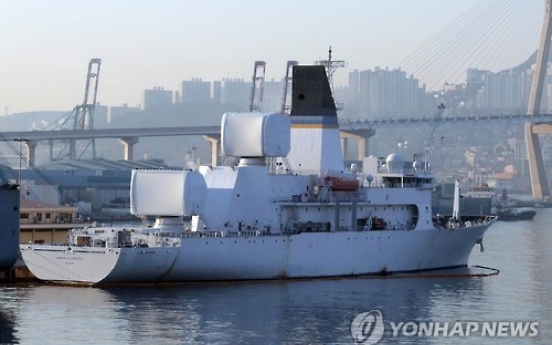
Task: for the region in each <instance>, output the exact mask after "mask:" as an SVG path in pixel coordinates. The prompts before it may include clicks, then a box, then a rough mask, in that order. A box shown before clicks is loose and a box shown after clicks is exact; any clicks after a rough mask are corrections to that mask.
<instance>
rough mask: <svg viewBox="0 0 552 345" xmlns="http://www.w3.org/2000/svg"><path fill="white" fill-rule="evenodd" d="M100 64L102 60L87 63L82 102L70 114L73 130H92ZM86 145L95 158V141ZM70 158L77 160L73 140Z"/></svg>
mask: <svg viewBox="0 0 552 345" xmlns="http://www.w3.org/2000/svg"><path fill="white" fill-rule="evenodd" d="M101 63H102V60H101V59H98V58H94V59H91V60H90V62H89V63H88V73H87V74H86V85H85V87H84V101H83V102H82V104H79V105H77V106H76V107H75V109H74V110H73V114H72V118H73V130H79V129H80V130H84V129H94V110H95V108H96V97H97V94H98V83H99V81H100V66H101ZM88 145H92V157H93V158H96V142H95V140H94V139H91V140H90V143H89V144H88ZM70 156H71V159H76V158H77V154H76V145H75V140H71V142H70Z"/></svg>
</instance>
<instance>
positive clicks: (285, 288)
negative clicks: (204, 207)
mask: <svg viewBox="0 0 552 345" xmlns="http://www.w3.org/2000/svg"><path fill="white" fill-rule="evenodd" d="M551 221H552V209H542V210H539V211H538V214H537V216H536V217H535V219H534V221H520V222H511V223H510V222H501V223H498V224H495V226H494V227H493V228H491V229H490V230H489V232H488V235H487V236H486V239H485V241H486V242H485V252H483V253H481V252H479V251H474V253H473V254H472V257H471V264H472V265H475V264H479V265H484V266H490V267H496V268H499V269H500V270H501V272H500V274H499V275H497V276H491V277H486V278H404V279H403V278H401V279H392V278H377V279H374V278H371V279H367V278H359V279H337V280H307V281H295V282H269V283H235V284H219V283H217V284H183V285H167V286H158V287H144V286H141V287H119V288H110V289H97V288H73V287H60V286H36V287H26V288H12V287H10V288H6V287H4V288H0V343H7V344H12V343H20V344H43V343H44V342H45V341H46V340H47V343H57V344H62V343H63V344H71V343H83V342H85V343H86V342H87V343H97V344H100V343H106V344H107V343H109V344H151V343H159V344H212V343H216V344H283V343H287V344H290V343H293V344H295V343H297V344H299V343H318V344H327V343H353V338H352V337H351V333H350V323H351V320H352V319H353V318H354V317H355V316H356V315H357V314H358V313H361V312H367V311H371V310H380V311H381V312H382V314H383V318H384V320H385V322H390V321H393V322H406V321H411V320H417V321H442V322H444V321H455V320H463V321H473V320H475V321H504V320H514V321H520V320H527V321H538V322H540V324H539V336H537V337H535V338H523V339H520V338H500V339H498V338H495V339H482V338H480V337H472V338H465V339H458V338H438V339H437V338H425V337H422V338H418V337H413V338H405V337H402V338H389V337H388V338H384V341H383V342H382V343H384V344H398V343H401V344H404V343H416V344H435V343H439V344H457V343H462V344H480V343H500V344H518V343H522V344H533V343H535V344H543V343H548V341H547V340H550V339H552V334H551V333H550V330H552V323H551V322H550V321H549V319H550V318H549V315H551V314H552V299H551V297H550V296H551V295H552V293H551V292H552V291H551V290H552V288H551V287H552V278H551V277H550V275H549V274H548V270H549V268H550V267H551V266H552V254H550V250H549V245H548V244H549V243H551V242H550V241H551V240H552V234H551V233H550V231H548V229H549V228H548V227H547V226H546V224H549V223H550V222H551ZM386 327H387V326H386Z"/></svg>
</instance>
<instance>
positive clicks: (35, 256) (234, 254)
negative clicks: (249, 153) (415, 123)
mask: <svg viewBox="0 0 552 345" xmlns="http://www.w3.org/2000/svg"><path fill="white" fill-rule="evenodd" d="M490 224H491V223H486V224H481V225H475V226H472V227H466V228H456V229H446V228H439V229H428V230H410V231H408V230H396V231H394V230H382V231H340V232H316V233H308V232H304V233H299V234H293V235H274V236H250V237H245V236H244V237H192V238H183V239H182V245H181V247H166V248H165V247H160V248H96V247H94V248H93V247H78V249H77V250H76V248H71V249H69V248H70V247H63V246H47V245H22V246H21V252H22V256H23V259H24V260H25V263H26V264H27V266H28V268H29V269H30V271H31V272H32V273H33V274H34V275H35V276H36V277H37V278H39V279H41V280H45V281H52V282H64V283H84V284H108V283H148V282H186V281H235V280H265V279H293V278H322V277H341V276H359V275H369V274H383V273H385V274H387V273H394V272H409V271H423V270H432V269H439V268H448V267H460V266H467V264H468V258H469V255H470V252H471V250H472V248H473V246H474V245H475V244H476V243H477V242H478V241H479V240H481V238H482V237H483V234H484V232H485V230H486V229H487V228H488V227H489V226H490Z"/></svg>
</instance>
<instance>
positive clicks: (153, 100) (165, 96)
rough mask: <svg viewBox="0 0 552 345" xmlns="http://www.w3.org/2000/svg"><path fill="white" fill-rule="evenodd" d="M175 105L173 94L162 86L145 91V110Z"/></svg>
mask: <svg viewBox="0 0 552 345" xmlns="http://www.w3.org/2000/svg"><path fill="white" fill-rule="evenodd" d="M172 104H173V93H172V91H169V90H164V89H163V88H162V87H160V86H156V87H154V88H153V89H152V90H144V110H146V111H147V110H152V109H155V108H162V107H167V106H170V105H172Z"/></svg>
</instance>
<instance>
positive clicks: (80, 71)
mask: <svg viewBox="0 0 552 345" xmlns="http://www.w3.org/2000/svg"><path fill="white" fill-rule="evenodd" d="M477 1H478V0H344V1H336V0H334V1H326V0H316V1H314V0H278V1H276V0H256V1H253V0H156V1H154V0H149V1H146V0H132V1H129V0H125V1H123V0H88V1H84V0H81V1H78V0H2V2H1V3H0V38H1V39H0V57H1V58H0V106H1V107H2V109H1V110H0V113H1V114H4V113H5V112H6V110H5V107H9V109H8V112H9V113H16V112H24V111H35V110H70V109H72V108H73V107H74V106H75V105H76V104H79V103H82V101H83V96H84V84H85V79H86V70H87V67H88V62H89V61H90V59H91V58H96V57H98V58H101V59H102V66H101V74H100V86H99V91H98V101H100V102H101V103H102V104H106V105H122V104H123V103H128V104H129V106H135V105H138V104H140V103H141V102H142V91H143V90H144V89H147V88H152V87H154V86H162V87H164V88H165V89H169V90H179V83H180V82H181V81H182V80H189V79H191V78H194V77H201V78H203V80H208V81H212V80H221V79H222V78H225V77H229V78H245V79H250V78H251V76H252V72H253V63H254V61H255V60H265V61H266V62H267V78H268V79H270V78H274V79H277V80H280V79H281V78H282V77H283V75H284V73H285V63H286V61H287V60H298V61H299V62H300V63H310V62H313V61H315V60H317V59H319V58H326V56H327V50H328V46H330V45H331V46H332V47H333V50H334V57H335V58H337V59H342V60H346V61H347V62H348V66H347V68H346V69H344V70H340V71H338V72H337V73H336V79H337V80H338V82H341V83H343V82H344V81H345V80H346V76H347V72H348V71H350V70H352V69H355V68H356V69H369V68H370V69H371V68H374V67H375V66H382V67H385V66H389V67H396V65H397V64H398V63H399V62H400V61H402V60H403V59H404V58H405V57H407V56H408V55H409V54H411V53H412V52H413V51H415V50H416V49H417V48H418V47H420V46H421V45H422V44H424V43H426V42H427V41H428V40H429V39H430V38H431V37H433V36H434V35H435V34H436V33H438V32H439V31H441V30H443V28H445V27H446V26H447V25H449V24H450V23H451V22H453V21H454V20H455V19H456V18H457V17H458V16H459V15H460V14H461V13H463V12H465V11H466V10H467V9H468V8H470V7H472V6H473V5H474V4H475V3H476V2H477ZM479 1H480V0H479Z"/></svg>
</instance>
